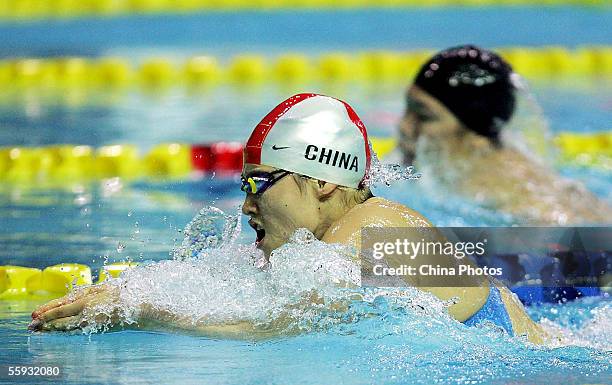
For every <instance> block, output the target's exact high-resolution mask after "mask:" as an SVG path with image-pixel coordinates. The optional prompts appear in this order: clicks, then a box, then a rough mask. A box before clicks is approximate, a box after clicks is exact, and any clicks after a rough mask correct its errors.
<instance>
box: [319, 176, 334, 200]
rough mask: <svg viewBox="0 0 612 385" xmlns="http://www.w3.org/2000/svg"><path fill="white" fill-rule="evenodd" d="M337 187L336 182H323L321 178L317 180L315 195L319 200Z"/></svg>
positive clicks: (326, 196) (325, 197)
mask: <svg viewBox="0 0 612 385" xmlns="http://www.w3.org/2000/svg"><path fill="white" fill-rule="evenodd" d="M337 188H338V185H337V184H333V183H329V182H323V181H322V180H319V181H317V197H318V198H319V200H325V199H327V198H329V197H330V195H331V194H332V193H333V192H334V191H335V190H336V189H337Z"/></svg>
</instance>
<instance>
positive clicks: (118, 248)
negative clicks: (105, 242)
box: [117, 242, 125, 253]
mask: <svg viewBox="0 0 612 385" xmlns="http://www.w3.org/2000/svg"><path fill="white" fill-rule="evenodd" d="M123 250H125V244H123V243H121V242H118V243H117V252H118V253H122V252H123Z"/></svg>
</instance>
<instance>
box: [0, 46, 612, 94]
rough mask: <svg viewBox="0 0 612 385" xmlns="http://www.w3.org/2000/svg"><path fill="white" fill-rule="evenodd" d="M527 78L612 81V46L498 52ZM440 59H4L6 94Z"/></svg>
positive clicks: (424, 55) (408, 68) (194, 83)
mask: <svg viewBox="0 0 612 385" xmlns="http://www.w3.org/2000/svg"><path fill="white" fill-rule="evenodd" d="M495 51H497V52H499V53H500V54H501V55H502V56H503V57H504V58H506V59H507V60H508V61H509V62H510V64H512V66H513V68H514V70H515V71H516V72H517V73H519V74H521V75H523V76H525V77H526V78H548V77H553V78H554V77H560V76H566V77H567V76H569V75H575V76H578V75H580V76H589V77H593V76H595V77H606V78H609V77H611V76H612V47H611V46H582V47H577V48H576V49H568V48H565V47H561V46H544V47H537V48H536V47H501V48H497V49H495ZM433 53H434V51H433V50H418V51H407V52H401V51H363V52H342V51H337V52H328V53H324V54H321V55H319V56H309V55H306V54H300V53H295V54H293V53H292V54H282V55H279V56H276V57H268V56H265V55H252V54H250V55H249V54H245V55H237V56H234V57H232V58H229V59H228V60H227V61H225V60H220V59H218V58H216V57H214V56H196V57H191V58H188V59H186V60H185V61H181V60H176V59H170V58H165V57H151V58H146V59H143V60H141V61H138V62H132V61H130V60H128V59H126V58H121V57H99V58H86V57H54V58H12V59H3V60H0V87H2V88H1V89H2V90H4V91H7V90H15V91H21V90H23V89H24V88H25V89H28V88H31V87H39V88H43V89H65V88H77V89H94V90H107V89H113V88H125V87H134V86H138V87H141V88H142V89H143V90H145V91H159V90H162V89H166V88H169V87H176V86H183V87H188V88H189V87H209V86H213V85H218V84H233V85H237V86H242V85H248V86H256V85H264V84H270V83H274V82H276V83H278V84H279V85H299V84H304V83H308V82H313V81H315V82H334V83H337V82H345V83H364V84H370V83H379V82H385V81H386V82H397V81H402V82H405V83H406V84H408V82H409V81H410V80H411V79H412V78H413V77H414V75H415V74H416V72H417V71H418V69H419V68H420V66H421V65H422V64H423V63H424V62H426V60H427V59H428V58H429V57H430V56H431V55H432V54H433Z"/></svg>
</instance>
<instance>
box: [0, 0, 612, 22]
mask: <svg viewBox="0 0 612 385" xmlns="http://www.w3.org/2000/svg"><path fill="white" fill-rule="evenodd" d="M526 5H527V6H533V5H540V6H547V7H552V6H584V7H593V8H595V9H597V8H601V9H602V10H605V9H607V6H609V3H607V2H606V1H605V0H503V1H499V0H427V1H424V0H392V1H385V0H383V1H380V0H342V1H338V0H300V1H289V0H257V1H253V0H225V1H223V0H221V1H219V0H91V1H85V0H2V1H0V21H9V20H10V21H28V20H40V19H74V18H83V17H106V18H110V17H114V16H122V15H129V14H187V13H193V12H220V11H225V12H227V11H233V12H236V11H266V10H268V11H269V10H299V9H308V10H340V9H361V8H379V9H381V8H382V9H385V8H388V9H397V8H409V7H413V8H436V7H448V6H451V7H457V6H459V7H483V6H497V7H499V6H526Z"/></svg>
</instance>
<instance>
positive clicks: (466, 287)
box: [30, 94, 542, 342]
mask: <svg viewBox="0 0 612 385" xmlns="http://www.w3.org/2000/svg"><path fill="white" fill-rule="evenodd" d="M370 159H371V154H370V147H369V142H368V137H367V132H366V128H365V126H364V124H363V123H362V122H361V120H360V118H359V117H358V116H357V114H356V113H355V111H354V110H353V109H352V108H351V107H350V106H349V105H348V104H346V103H345V102H342V101H340V100H337V99H334V98H331V97H328V96H322V95H317V94H299V95H295V96H293V97H291V98H289V99H287V100H286V101H284V102H283V103H281V104H279V105H278V106H277V107H276V108H275V109H274V110H272V111H271V112H270V113H269V114H268V115H266V116H265V117H264V118H263V120H262V121H261V122H260V123H259V124H258V125H257V126H256V127H255V129H254V130H253V132H252V134H251V136H250V138H249V140H248V141H247V143H246V146H245V150H244V167H243V170H242V181H241V189H242V190H243V191H244V192H245V193H246V197H245V200H244V204H243V206H242V212H243V213H244V214H245V215H247V216H249V218H250V219H249V225H250V226H251V227H252V228H253V229H254V230H255V233H256V245H257V248H259V249H261V250H262V251H263V254H264V256H265V258H266V259H268V258H269V257H270V255H271V254H272V253H273V251H274V250H275V249H277V248H279V247H281V246H283V245H284V244H285V243H287V242H288V241H289V239H290V237H291V235H292V234H293V233H294V232H295V231H296V230H298V229H300V228H305V229H307V230H309V231H310V232H311V233H312V234H314V236H315V237H316V238H317V239H319V240H322V241H324V242H327V243H334V244H344V245H347V246H352V247H354V249H353V250H355V249H358V248H359V244H360V242H359V237H360V234H361V230H362V228H364V227H368V226H372V227H408V228H419V227H421V228H424V227H431V224H430V222H429V221H428V220H427V219H426V218H425V217H423V216H422V215H421V214H419V213H418V212H416V211H414V210H412V209H410V208H408V207H406V206H403V205H401V204H399V203H395V202H391V201H388V200H386V199H383V198H380V197H375V196H373V194H372V192H371V191H370V189H369V187H367V184H366V183H365V182H366V178H367V176H368V169H369V167H370ZM357 255H358V253H356V258H357ZM452 260H453V258H447V263H451V262H452ZM456 279H457V280H458V281H456V282H455V285H453V286H459V287H421V288H422V289H423V290H426V291H428V292H430V293H432V294H433V295H435V296H437V297H438V298H440V299H442V300H444V301H449V300H451V299H453V298H455V301H454V304H452V305H450V306H449V308H448V309H449V314H450V315H451V316H453V317H454V318H455V319H457V320H458V321H461V322H465V323H466V324H470V325H472V324H477V323H480V322H484V321H490V322H493V323H496V324H498V325H499V326H501V327H503V328H505V329H506V330H507V331H508V332H509V333H514V334H517V335H527V336H528V338H529V339H530V340H531V341H534V342H541V341H542V333H541V330H540V329H539V327H538V326H537V325H536V324H535V323H534V322H533V321H532V320H531V319H530V318H529V317H528V316H527V314H526V313H525V311H524V309H523V307H522V305H521V304H520V302H518V300H516V299H515V298H514V297H512V295H511V294H510V292H509V291H508V290H507V289H506V288H504V287H502V286H498V285H497V284H494V283H493V281H489V280H488V279H485V278H482V277H479V278H474V277H457V278H456ZM408 283H413V282H408ZM117 291H118V289H117V288H116V287H111V286H110V285H105V284H101V285H97V286H93V287H90V288H87V289H85V290H82V291H80V292H79V293H77V294H75V295H68V296H66V297H64V298H61V299H58V300H55V301H51V302H50V303H48V304H46V305H44V306H42V307H40V308H38V309H37V310H36V311H34V312H33V313H32V318H33V321H32V324H31V325H30V329H32V330H71V329H76V328H79V327H82V326H83V325H82V324H80V322H82V318H81V315H82V313H83V311H84V310H85V309H87V308H88V307H92V306H95V305H97V304H101V303H102V304H109V303H110V304H112V303H113V301H117V300H118V292H117ZM138 311H139V319H138V325H137V327H139V328H149V327H152V326H151V325H157V326H158V327H159V326H164V327H166V328H171V327H177V328H180V329H183V330H185V329H187V330H194V331H196V332H199V333H202V334H205V335H209V336H210V335H212V336H225V337H245V336H247V337H248V338H251V337H253V336H261V335H262V334H261V333H264V331H260V330H257V326H255V325H254V324H251V323H250V322H246V321H245V322H241V323H236V324H231V325H205V324H202V325H194V324H193V323H190V322H187V321H184V320H181V319H178V318H177V317H173V315H172V314H168V313H167V312H160V311H157V310H155V309H152V308H150V307H149V306H147V305H142V308H141V309H138ZM110 313H111V314H104V315H101V317H102V321H106V322H110V323H111V324H112V323H117V322H118V321H119V319H118V317H120V316H119V315H118V314H114V313H112V312H110ZM280 323H282V322H280ZM268 331H269V330H268ZM268 331H266V332H268ZM266 335H269V334H266Z"/></svg>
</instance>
